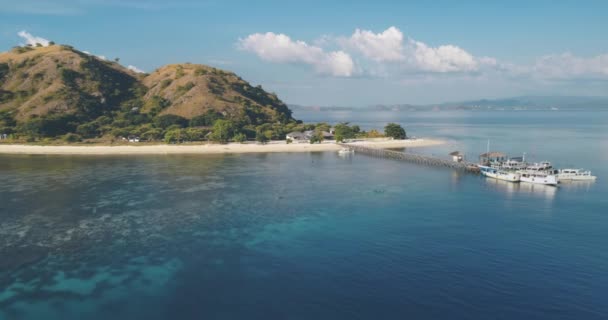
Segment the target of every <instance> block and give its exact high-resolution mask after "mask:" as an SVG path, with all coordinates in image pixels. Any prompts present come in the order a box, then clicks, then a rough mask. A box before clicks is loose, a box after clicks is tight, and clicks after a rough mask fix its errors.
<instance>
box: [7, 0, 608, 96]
mask: <svg viewBox="0 0 608 320" xmlns="http://www.w3.org/2000/svg"><path fill="white" fill-rule="evenodd" d="M252 3H254V2H252V1H190V0H182V1H171V2H170V3H169V1H157V0H151V1H136V0H125V1H119V0H89V1H87V0H79V1H68V0H46V1H38V0H19V1H13V0H11V1H5V0H0V50H2V51H4V50H8V49H10V48H11V47H13V46H15V45H17V44H22V43H25V42H26V41H27V39H25V38H24V37H20V36H19V35H18V33H19V32H21V31H26V32H27V33H28V34H30V35H32V36H35V37H41V38H44V39H48V40H53V41H55V42H57V43H63V44H71V45H74V46H75V47H76V48H78V49H80V50H86V51H88V52H91V53H92V54H96V55H101V56H105V57H107V58H110V59H112V58H114V57H120V59H121V60H120V61H121V63H123V64H124V65H125V66H126V65H132V66H135V67H137V68H139V69H142V70H144V71H147V72H150V71H153V70H154V69H155V68H157V67H160V66H162V65H164V64H168V63H177V62H192V63H204V64H210V65H213V66H215V67H219V68H224V69H228V70H232V71H234V72H236V73H237V74H239V75H241V76H242V77H243V78H245V79H246V80H248V81H250V82H252V83H254V84H261V85H262V86H263V87H264V88H266V89H268V90H271V91H274V92H276V93H277V94H278V95H279V96H280V97H281V98H282V99H283V100H284V101H286V102H288V103H296V104H306V105H368V104H376V103H380V104H395V103H437V102H443V101H455V100H467V99H477V98H497V97H506V96H513V95H594V96H598V95H602V96H604V95H607V94H608V37H607V36H606V35H607V30H608V1H502V2H499V1H492V2H491V3H490V1H459V2H456V1H427V2H426V3H419V2H413V1H411V2H408V1H332V2H331V3H329V1H297V2H295V1H294V2H288V1H255V4H252ZM22 35H24V34H23V33H22Z"/></svg>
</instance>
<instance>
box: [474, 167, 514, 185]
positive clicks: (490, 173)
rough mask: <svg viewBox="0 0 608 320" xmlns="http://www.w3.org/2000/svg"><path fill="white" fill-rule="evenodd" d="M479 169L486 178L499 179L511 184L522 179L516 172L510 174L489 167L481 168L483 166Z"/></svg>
mask: <svg viewBox="0 0 608 320" xmlns="http://www.w3.org/2000/svg"><path fill="white" fill-rule="evenodd" d="M478 167H479V170H480V172H481V174H483V175H484V176H486V177H490V178H494V179H498V180H504V181H509V182H519V179H520V175H519V173H516V172H508V171H505V170H501V169H497V168H492V167H488V166H481V165H479V166H478Z"/></svg>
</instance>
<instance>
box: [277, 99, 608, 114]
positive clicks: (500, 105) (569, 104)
mask: <svg viewBox="0 0 608 320" xmlns="http://www.w3.org/2000/svg"><path fill="white" fill-rule="evenodd" d="M289 106H290V108H292V110H294V111H296V112H297V111H362V112H373V111H397V112H401V111H429V110H435V111H439V110H555V109H594V108H608V97H584V96H581V97H579V96H522V97H513V98H504V99H481V100H471V101H461V102H446V103H438V104H427V105H414V104H394V105H381V104H378V105H371V106H364V107H323V106H314V107H312V106H300V105H289Z"/></svg>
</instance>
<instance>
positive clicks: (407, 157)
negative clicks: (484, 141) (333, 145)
mask: <svg viewBox="0 0 608 320" xmlns="http://www.w3.org/2000/svg"><path fill="white" fill-rule="evenodd" d="M340 146H342V147H344V148H348V149H350V150H354V151H355V153H361V154H365V155H369V156H372V157H376V158H385V159H391V160H398V161H405V162H410V163H416V164H421V165H425V166H431V167H444V168H449V169H454V170H460V171H464V172H470V173H479V168H478V167H477V166H476V165H475V164H474V163H471V162H466V161H461V162H456V161H451V160H448V159H441V158H437V157H432V156H426V155H419V154H413V153H405V152H399V151H393V150H386V149H380V148H374V147H368V146H363V145H356V144H349V143H340Z"/></svg>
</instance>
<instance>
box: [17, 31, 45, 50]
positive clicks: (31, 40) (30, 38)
mask: <svg viewBox="0 0 608 320" xmlns="http://www.w3.org/2000/svg"><path fill="white" fill-rule="evenodd" d="M17 35H18V36H20V37H21V38H23V40H25V44H30V45H33V46H35V45H36V44H38V43H39V44H41V45H43V46H45V47H46V46H48V45H49V42H50V41H49V40H47V39H45V38H42V37H36V36H34V35H32V34H31V33H29V32H27V31H25V30H22V31H19V32H18V33H17Z"/></svg>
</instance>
